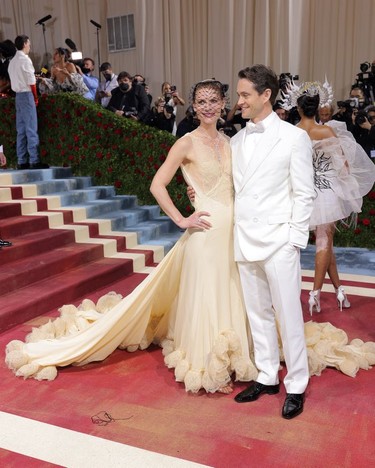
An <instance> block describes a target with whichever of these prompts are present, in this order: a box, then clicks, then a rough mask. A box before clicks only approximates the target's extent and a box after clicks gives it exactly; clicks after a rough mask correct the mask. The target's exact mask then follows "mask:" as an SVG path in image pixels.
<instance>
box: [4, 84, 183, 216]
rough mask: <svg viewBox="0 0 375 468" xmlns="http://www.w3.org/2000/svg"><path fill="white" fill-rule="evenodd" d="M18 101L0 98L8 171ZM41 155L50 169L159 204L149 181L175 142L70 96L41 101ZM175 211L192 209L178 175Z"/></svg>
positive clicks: (13, 155)
mask: <svg viewBox="0 0 375 468" xmlns="http://www.w3.org/2000/svg"><path fill="white" fill-rule="evenodd" d="M14 106H15V103H14V99H12V98H4V99H0V112H1V114H2V116H3V118H2V119H1V122H0V141H1V142H2V144H3V145H4V152H5V155H6V157H7V160H8V167H16V165H17V157H16V129H15V114H14ZM38 121H39V139H40V156H41V160H42V161H43V162H47V163H48V164H50V165H51V166H64V167H66V166H70V167H71V168H72V171H73V174H74V175H75V176H91V177H93V178H94V180H95V183H96V184H98V185H114V186H115V187H116V191H117V193H118V194H133V195H137V197H138V201H139V203H140V204H155V203H156V202H155V199H154V198H153V196H152V195H151V193H150V190H149V188H150V184H151V180H152V178H153V176H154V174H155V172H156V171H157V169H158V168H159V167H160V165H161V164H162V163H163V161H164V160H165V158H166V156H167V154H168V151H169V149H170V147H171V146H172V145H173V143H174V142H175V140H176V138H175V137H174V136H173V135H171V134H170V133H168V132H164V131H161V130H157V129H154V128H152V127H150V126H147V125H144V124H141V123H138V122H136V121H134V120H131V119H128V118H124V117H118V116H117V115H115V114H114V113H113V112H110V111H107V110H106V109H103V108H102V107H101V106H99V105H98V104H96V103H95V102H91V101H88V100H87V99H84V98H83V97H81V96H77V95H75V94H71V93H59V94H55V95H50V96H45V97H41V98H40V99H39V106H38ZM168 190H169V192H170V194H171V197H172V199H173V200H174V201H175V203H176V205H177V207H178V208H179V209H180V210H181V211H182V212H183V213H187V210H188V211H189V210H190V209H191V208H190V206H189V205H190V204H189V201H188V199H187V196H186V184H185V182H184V180H183V177H182V175H181V173H180V172H178V173H177V174H176V176H175V177H174V179H173V180H172V181H171V183H170V185H169V186H168Z"/></svg>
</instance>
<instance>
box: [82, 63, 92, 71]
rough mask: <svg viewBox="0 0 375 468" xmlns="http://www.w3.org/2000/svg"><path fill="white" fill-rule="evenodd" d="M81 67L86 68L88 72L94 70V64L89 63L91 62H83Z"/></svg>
mask: <svg viewBox="0 0 375 468" xmlns="http://www.w3.org/2000/svg"><path fill="white" fill-rule="evenodd" d="M83 66H84V68H87V69H88V70H90V72H92V71H93V70H94V64H93V63H92V62H91V60H85V61H84V62H83Z"/></svg>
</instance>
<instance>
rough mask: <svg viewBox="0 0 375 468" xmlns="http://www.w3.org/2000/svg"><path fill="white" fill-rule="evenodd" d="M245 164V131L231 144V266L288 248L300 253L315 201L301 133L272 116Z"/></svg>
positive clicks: (309, 150) (307, 145)
mask: <svg viewBox="0 0 375 468" xmlns="http://www.w3.org/2000/svg"><path fill="white" fill-rule="evenodd" d="M272 117H273V118H272V119H271V122H270V124H269V125H268V126H267V128H266V130H265V131H264V132H263V133H262V134H261V136H260V139H259V142H258V144H257V146H256V151H255V152H254V154H253V157H252V161H251V164H248V165H247V167H240V164H241V161H243V160H244V154H243V152H244V149H245V145H244V140H245V137H246V128H244V129H242V130H241V131H240V132H238V133H237V134H236V135H235V136H234V137H233V138H232V139H231V148H232V165H233V181H234V189H235V218H234V223H235V225H234V252H235V260H236V261H250V262H251V261H262V260H265V259H267V258H269V257H270V256H271V255H273V254H275V253H276V252H277V251H278V250H279V249H280V248H281V247H282V246H283V245H285V244H287V243H291V244H292V245H294V246H296V247H300V248H305V247H306V245H307V242H308V236H309V218H310V215H311V212H312V208H313V201H314V198H315V191H314V177H313V163H312V146H311V141H310V138H309V136H308V135H307V133H306V132H305V131H304V130H302V129H300V128H297V127H295V126H293V125H291V124H289V123H287V122H284V121H282V120H280V119H279V117H278V116H277V115H276V114H275V113H273V115H272Z"/></svg>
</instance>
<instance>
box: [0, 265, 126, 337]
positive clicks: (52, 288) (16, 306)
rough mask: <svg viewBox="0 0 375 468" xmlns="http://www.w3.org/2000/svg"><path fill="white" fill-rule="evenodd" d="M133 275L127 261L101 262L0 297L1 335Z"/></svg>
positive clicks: (72, 270)
mask: <svg viewBox="0 0 375 468" xmlns="http://www.w3.org/2000/svg"><path fill="white" fill-rule="evenodd" d="M131 274H133V262H132V261H131V260H128V259H113V258H102V259H99V260H96V261H95V262H90V263H88V264H86V265H83V266H80V267H77V268H74V269H71V270H70V271H69V274H66V273H62V274H59V275H55V276H52V277H49V278H46V279H44V280H42V281H38V282H37V283H34V284H32V285H29V286H27V287H24V288H19V289H17V290H16V291H13V292H11V293H8V294H3V295H2V296H1V297H0V332H2V331H4V330H7V329H9V328H11V327H13V326H15V325H17V324H19V323H23V322H25V321H27V320H30V319H32V318H34V317H36V316H38V315H41V314H44V313H46V312H48V311H50V310H53V309H56V308H58V307H61V306H62V305H63V304H69V303H71V302H74V301H75V300H76V299H77V298H79V297H83V296H86V295H88V294H89V293H90V292H92V291H95V290H96V289H101V288H103V287H104V286H106V285H108V286H110V285H111V284H112V283H113V282H116V281H119V280H120V279H124V278H125V277H126V276H127V275H131Z"/></svg>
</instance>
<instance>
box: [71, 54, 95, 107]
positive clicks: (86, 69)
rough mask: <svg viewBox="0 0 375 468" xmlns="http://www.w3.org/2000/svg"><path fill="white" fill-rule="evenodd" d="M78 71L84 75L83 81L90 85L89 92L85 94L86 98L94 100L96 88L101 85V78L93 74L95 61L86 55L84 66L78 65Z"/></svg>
mask: <svg viewBox="0 0 375 468" xmlns="http://www.w3.org/2000/svg"><path fill="white" fill-rule="evenodd" d="M76 68H77V70H78V73H79V74H80V75H82V78H83V82H84V83H85V85H86V86H87V87H88V89H89V90H88V92H87V93H86V94H85V95H84V97H85V98H86V99H90V100H91V101H93V100H94V99H95V95H96V90H97V89H98V86H99V79H98V78H97V77H96V76H93V72H94V68H95V62H94V60H93V59H92V58H89V57H86V58H84V59H83V67H79V66H78V65H76Z"/></svg>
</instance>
